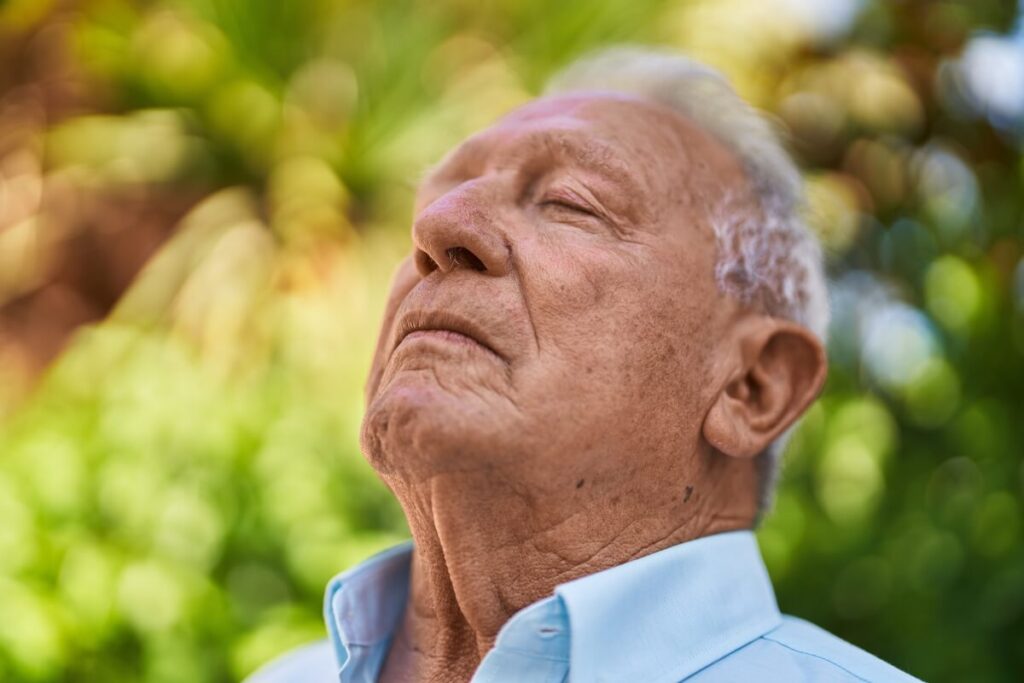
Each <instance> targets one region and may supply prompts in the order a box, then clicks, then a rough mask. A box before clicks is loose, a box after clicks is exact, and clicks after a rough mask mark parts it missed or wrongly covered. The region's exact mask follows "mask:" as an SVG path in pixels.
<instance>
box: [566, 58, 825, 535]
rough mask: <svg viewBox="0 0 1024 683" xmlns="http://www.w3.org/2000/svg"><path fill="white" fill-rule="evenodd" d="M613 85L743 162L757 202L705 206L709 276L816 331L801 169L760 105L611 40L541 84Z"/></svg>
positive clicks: (818, 283)
mask: <svg viewBox="0 0 1024 683" xmlns="http://www.w3.org/2000/svg"><path fill="white" fill-rule="evenodd" d="M589 90H595V91H612V92H618V93H623V94H629V95H636V96H640V97H643V98H646V99H649V100H653V101H655V102H658V103H660V104H663V105H665V106H668V107H669V108H671V109H673V110H675V111H676V112H678V113H680V114H682V115H683V116H685V117H686V118H687V119H689V120H691V121H693V122H694V123H696V124H697V125H698V126H700V127H701V128H702V129H704V130H705V131H707V132H708V133H710V134H711V135H712V136H714V137H715V138H717V139H718V141H719V142H721V143H722V144H723V145H725V146H726V147H727V148H728V149H729V150H731V151H732V152H733V153H734V154H735V155H736V157H737V158H738V159H739V161H740V162H741V163H742V164H743V167H744V169H745V171H746V174H747V177H748V179H749V181H750V183H751V187H752V189H753V191H754V194H755V199H756V201H757V202H758V205H759V207H758V208H759V209H760V210H759V211H758V212H753V213H752V212H751V211H749V210H743V208H742V202H743V199H744V198H743V197H742V194H743V193H742V192H735V193H728V194H726V195H725V196H723V197H722V200H721V201H720V202H719V205H718V206H717V207H715V208H714V209H713V210H712V214H711V226H712V229H713V230H714V233H715V239H716V243H717V251H718V254H717V259H718V260H717V262H716V264H715V278H716V280H717V282H718V285H719V287H720V288H721V289H722V291H724V292H727V293H728V294H730V295H732V296H735V297H736V298H737V299H739V300H740V301H742V302H744V303H747V304H750V305H752V306H756V307H757V308H758V309H760V310H763V311H764V312H765V313H768V314H769V315H774V316H778V317H780V318H785V319H788V320H792V321H794V322H797V323H799V324H801V325H803V326H805V327H807V328H808V329H810V330H811V331H812V332H813V333H814V334H815V335H817V336H818V338H819V339H822V340H824V338H825V334H826V330H827V328H828V319H829V310H828V286H827V284H826V280H825V274H824V266H823V264H822V255H821V246H820V245H819V243H818V240H817V238H816V237H815V236H814V235H813V234H812V233H811V232H810V230H808V229H807V227H806V225H805V224H804V222H803V220H802V219H801V216H800V212H801V209H802V206H803V183H802V180H801V176H800V171H799V170H798V169H797V167H796V164H795V163H794V162H793V160H792V159H791V158H790V156H789V154H787V152H786V151H785V149H784V148H783V146H782V144H781V143H780V141H779V137H778V135H777V134H776V132H775V130H774V127H773V125H772V123H771V121H769V119H767V118H766V117H765V116H764V115H763V114H761V113H760V112H758V111H756V110H755V109H753V108H752V107H751V106H750V105H748V104H747V103H746V102H744V101H743V99H741V98H740V96H739V95H737V94H736V91H734V90H733V89H732V86H730V85H729V82H728V81H727V80H726V79H725V77H724V76H722V74H721V73H719V72H718V71H716V70H714V69H712V68H711V67H708V66H705V65H704V64H700V63H699V62H695V61H693V60H692V59H689V58H687V57H684V56H682V55H680V54H678V53H673V52H669V51H662V50H655V49H651V48H640V47H615V48H611V49H607V50H604V51H601V52H598V53H595V54H592V55H589V56H586V57H584V58H583V59H581V60H579V61H577V62H574V63H573V64H571V65H569V66H568V67H567V68H566V69H564V70H563V71H561V72H560V73H558V74H557V75H556V76H554V77H553V78H552V79H551V81H549V84H548V86H547V88H546V94H558V93H566V92H574V91H589ZM788 436H789V432H788V431H787V433H786V434H783V435H782V436H781V437H779V438H778V439H776V440H775V441H774V442H773V443H772V444H771V445H770V446H768V448H767V449H765V451H764V452H762V453H761V454H760V455H759V456H758V470H759V473H760V482H759V492H758V514H759V516H760V515H763V514H764V512H765V511H766V510H767V509H768V508H769V506H770V504H771V500H772V493H773V491H774V489H775V482H776V479H777V477H778V469H779V461H780V458H781V453H782V451H783V449H784V448H785V443H786V441H787V439H788Z"/></svg>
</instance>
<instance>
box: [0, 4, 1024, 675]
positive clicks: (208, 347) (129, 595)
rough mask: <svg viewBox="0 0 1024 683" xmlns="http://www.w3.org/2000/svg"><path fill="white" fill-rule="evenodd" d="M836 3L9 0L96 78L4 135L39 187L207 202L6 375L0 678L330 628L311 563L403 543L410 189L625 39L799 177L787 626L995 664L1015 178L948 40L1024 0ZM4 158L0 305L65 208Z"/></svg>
mask: <svg viewBox="0 0 1024 683" xmlns="http://www.w3.org/2000/svg"><path fill="white" fill-rule="evenodd" d="M862 5H863V6H862ZM822 7H823V5H822V4H819V3H815V2H810V1H808V2H802V1H800V0H778V1H772V2H767V1H760V0H717V1H715V2H709V1H698V0H690V1H687V0H677V1H672V2H656V1H655V0H639V1H637V0H610V1H606V2H601V3H592V2H582V1H580V2H560V3H547V2H544V3H542V2H539V1H537V0H529V1H527V2H521V1H512V0H495V1H492V2H486V3H467V2H462V1H461V0H446V1H445V2H436V3H422V2H413V1H412V0H384V1H382V2H368V1H366V0H350V1H349V2H345V3H333V2H327V1H326V0H301V1H294V2H270V1H269V0H259V1H252V0H246V1H244V2H243V1H242V0H160V1H154V2H130V1H128V0H92V1H82V2H77V3H63V4H58V3H50V2H37V1H36V0H7V1H6V2H0V40H14V39H17V38H18V37H19V36H26V35H30V34H33V35H40V36H46V37H47V40H50V41H51V42H53V43H55V44H56V45H57V47H59V48H60V50H59V51H58V52H60V53H61V54H65V55H66V63H65V66H67V65H71V66H69V67H68V73H65V74H64V75H63V76H62V78H65V80H69V81H72V82H73V84H74V85H75V87H76V88H77V90H75V92H79V93H84V94H80V95H78V96H76V97H78V99H77V100H76V101H75V103H74V105H73V106H69V107H66V108H65V109H64V110H63V111H62V112H61V113H60V115H53V116H49V117H46V118H44V119H43V120H40V121H38V122H37V123H38V125H37V126H36V128H35V129H33V130H34V132H33V133H32V134H31V135H30V137H29V142H28V143H26V144H27V147H26V149H28V150H29V151H31V152H33V153H35V154H37V157H38V160H39V163H38V168H37V174H38V183H39V184H41V186H43V187H54V186H57V187H67V186H73V187H76V188H79V189H81V190H82V191H84V192H87V193H92V194H95V195H97V196H101V197H102V196H105V193H111V192H116V191H127V190H131V191H133V192H142V193H143V196H144V197H148V196H157V195H158V194H159V195H160V196H163V195H164V194H166V193H171V194H178V195H182V196H189V197H193V196H198V197H200V198H201V200H200V201H199V202H198V203H197V204H196V205H195V206H194V208H193V209H192V210H191V211H190V212H189V213H188V215H187V216H186V217H185V219H184V220H182V221H181V223H180V225H179V226H178V227H177V228H176V230H175V232H174V236H173V237H172V238H171V239H170V240H169V241H167V242H166V243H165V244H164V245H163V246H162V247H161V249H160V251H159V252H158V253H157V255H156V256H155V257H154V258H153V259H151V260H150V262H149V263H148V264H147V266H146V268H145V269H144V270H143V272H142V273H141V274H140V275H139V276H138V277H137V278H136V279H135V281H134V282H133V284H132V286H131V288H130V289H129V290H128V292H127V293H126V294H125V295H124V296H123V297H122V298H121V300H120V302H119V303H118V306H117V308H116V309H115V310H114V312H113V313H112V314H111V315H110V316H109V317H108V318H107V319H106V320H105V321H104V322H102V323H100V324H97V325H93V326H90V327H88V328H86V329H84V330H83V331H81V332H80V333H79V334H78V335H77V336H76V337H75V339H74V340H73V343H72V344H71V345H70V346H69V347H68V348H67V349H66V351H65V352H64V353H63V355H62V356H61V357H60V358H59V360H58V361H57V362H56V363H55V364H54V365H53V367H52V368H51V369H50V370H49V371H48V372H47V374H46V375H45V377H44V378H43V379H42V381H41V383H40V384H39V385H38V386H37V387H36V388H35V390H34V391H33V392H32V393H31V394H30V395H29V396H27V397H16V398H17V400H15V398H12V396H11V395H10V394H11V392H6V393H5V392H4V391H0V404H2V405H5V406H6V407H7V413H6V416H5V417H3V421H2V422H0V680H3V681H17V682H21V681H24V682H26V683H28V682H36V681H39V682H42V681H83V682H84V681H90V682H94V681H105V682H111V683H117V682H119V681H146V682H149V683H158V682H159V683H162V682H170V681H189V682H202V681H228V680H237V679H239V678H241V677H243V676H244V675H245V674H247V673H248V672H250V671H252V670H253V669H254V668H256V667H257V666H258V665H260V664H261V663H263V662H265V661H266V660H268V659H269V658H271V657H273V656H274V655H276V654H278V653H279V652H281V651H283V650H285V649H287V648H289V647H290V646H293V645H296V644H298V643H301V642H305V641H308V640H311V639H315V638H318V637H320V636H321V635H322V634H323V625H322V622H321V618H320V602H321V595H322V590H323V587H324V584H325V583H326V581H327V579H328V578H329V577H330V576H331V575H332V574H333V573H335V572H336V571H338V570H340V569H343V568H345V567H346V566H348V565H350V564H352V563H354V562H356V561H358V560H360V559H362V558H364V557H365V556H367V555H369V554H370V553H371V552H373V551H374V550H377V549H380V548H383V547H385V546H387V545H390V544H392V543H394V542H396V541H397V540H398V539H400V538H402V537H403V536H404V534H405V533H406V532H405V527H404V522H403V520H402V517H401V513H400V511H399V510H398V509H397V506H396V505H395V504H394V502H393V501H392V500H391V498H390V496H389V494H388V493H387V492H386V491H385V490H384V489H383V487H382V485H381V484H380V483H379V482H378V481H377V480H376V479H375V477H374V475H373V474H372V472H371V471H370V470H369V468H368V467H367V466H366V464H365V463H364V462H363V461H362V458H361V456H360V454H359V452H358V438H357V435H358V425H359V420H360V412H361V409H362V401H361V387H362V381H363V377H364V373H365V371H366V367H367V364H368V360H369V355H370V352H371V350H372V345H373V343H374V340H375V336H376V330H375V326H376V324H377V317H378V315H379V311H380V309H381V305H382V301H383V296H384V293H385V288H386V284H387V278H388V275H389V273H390V270H391V268H392V267H393V265H394V264H395V263H396V262H397V259H398V258H399V257H400V255H401V254H402V253H403V251H404V250H405V249H406V248H407V239H408V238H407V227H408V215H409V211H410V205H411V189H412V187H413V186H414V184H415V182H416V178H417V176H418V175H419V174H420V173H421V172H422V171H423V169H424V168H425V167H426V166H427V165H428V164H430V163H431V162H433V161H436V160H437V159H438V158H439V157H440V156H441V155H442V154H443V153H444V152H445V151H446V150H447V149H448V148H450V147H451V146H452V145H454V144H455V143H457V142H458V141H459V140H460V139H461V138H463V137H464V136H465V135H467V134H469V133H471V132H473V131H474V130H477V129H479V128H481V127H483V126H486V125H487V124H488V123H490V122H491V121H492V120H493V119H494V118H496V117H497V116H499V115H500V114H502V113H503V112H505V111H507V110H508V109H510V108H511V107H513V106H515V105H516V104H518V103H521V102H523V101H525V100H526V99H528V98H529V97H531V96H533V95H534V94H535V93H536V92H537V91H538V89H539V88H540V87H541V86H542V84H543V80H544V78H545V77H546V76H547V75H548V74H549V73H551V72H552V71H553V70H554V69H556V68H557V67H558V66H560V65H562V64H564V63H565V62H567V61H569V60H571V59H572V58H573V57H574V56H576V55H578V54H580V53H581V52H583V51H585V50H587V49H590V48H593V47H596V46H600V45H603V44H607V43H612V42H618V41H634V42H652V43H658V44H668V45H673V46H676V47H678V48H681V49H684V50H686V51H687V52H689V53H691V54H693V55H694V56H696V57H698V58H701V59H704V60H706V61H708V62H709V63H711V64H713V65H716V66H718V67H719V68H721V69H723V70H724V71H725V72H726V73H727V74H728V75H729V76H730V77H731V78H732V79H733V81H734V83H735V84H736V85H737V87H738V89H739V90H740V91H741V93H743V94H744V95H745V96H747V97H748V98H749V99H751V100H752V101H753V102H755V103H756V104H757V105H759V106H761V107H762V108H764V109H766V110H768V111H770V112H772V113H773V114H775V115H776V117H777V118H778V119H779V121H780V122H781V123H782V124H784V125H785V126H786V127H787V128H788V130H789V134H790V137H791V146H792V148H793V150H794V152H795V154H796V155H797V158H798V159H799V160H800V161H801V163H802V164H803V165H804V167H805V169H806V172H807V181H808V198H809V203H808V204H809V205H808V220H809V222H810V224H811V225H812V226H813V227H814V228H815V229H816V230H817V231H818V232H819V234H820V235H821V237H822V240H823V242H824V244H825V245H826V248H827V251H828V256H829V267H830V271H831V273H832V276H833V279H834V303H833V307H834V317H835V324H834V326H833V330H832V332H831V342H830V358H831V363H832V370H831V377H830V380H829V385H828V388H827V391H826V393H825V395H824V396H823V398H822V399H821V400H820V402H819V403H818V404H817V405H816V406H815V407H814V408H813V409H812V410H811V411H810V413H809V414H808V416H807V417H806V419H805V420H804V422H803V424H802V426H801V427H800V429H799V430H798V432H797V434H796V436H795V439H794V441H793V443H792V445H791V447H790V449H789V452H788V455H787V466H786V469H785V473H784V478H783V482H782V486H781V489H780V493H779V496H778V502H777V505H776V510H775V512H774V514H773V515H772V516H771V517H770V518H769V519H768V520H767V522H766V523H765V525H764V527H763V528H762V529H761V530H760V532H759V533H760V540H761V543H762V547H763V550H764V553H765V556H766V560H767V561H768V564H769V568H770V570H771V573H772V575H773V578H774V580H775V583H776V586H777V589H778V594H779V600H780V603H781V605H782V607H783V609H784V610H785V611H787V612H790V613H794V614H797V615H800V616H803V617H806V618H808V619H810V620H812V621H814V622H816V623H819V624H820V625H822V626H824V627H826V628H828V629H830V630H832V631H834V632H835V633H837V634H838V635H840V636H842V637H844V638H847V639H849V640H851V641H853V642H854V643H857V644H858V645H861V646H863V647H865V648H867V649H868V650H870V651H872V652H874V653H876V654H878V655H879V656H881V657H883V658H885V659H887V660H889V661H891V662H893V663H894V664H896V665H898V666H900V667H902V668H905V669H907V670H909V671H910V672H912V673H914V674H915V675H917V676H920V677H922V678H924V679H926V680H929V681H966V680H970V681H993V682H997V681H1016V680H1019V677H1020V673H1021V672H1022V671H1024V544H1022V532H1024V528H1022V522H1024V519H1022V497H1024V465H1022V457H1021V456H1022V450H1024V407H1022V406H1024V394H1022V387H1024V261H1022V253H1024V218H1022V201H1021V197H1022V196H1024V162H1022V159H1021V154H1020V139H1021V138H1020V136H1019V133H1020V128H1015V124H1013V123H1012V122H1011V123H1010V124H1009V125H1008V124H1007V122H1006V120H1005V119H997V118H995V117H991V116H990V118H991V119H992V121H994V122H995V123H996V124H998V127H996V126H993V125H992V124H990V123H989V122H988V121H986V119H985V117H984V116H982V115H981V114H982V113H984V112H981V113H979V108H978V106H976V105H977V103H976V102H975V103H974V104H975V106H973V107H972V101H971V95H972V92H973V91H972V90H971V83H970V82H969V78H968V77H969V75H970V74H969V73H967V72H965V71H964V70H963V69H961V68H959V64H960V63H959V62H958V61H957V60H958V58H959V56H960V55H961V53H962V52H963V50H964V46H965V44H967V43H968V41H970V40H971V39H972V36H973V35H975V34H976V33H977V32H979V31H987V32H990V34H992V35H1001V34H1009V33H1010V32H1011V31H1012V30H1013V21H1014V17H1015V12H1016V11H1017V10H1016V8H1015V7H1014V6H1013V4H1012V3H1006V2H1002V3H1000V2H995V1H977V0H971V1H970V2H968V1H967V0H962V1H959V2H953V1H948V2H918V1H908V2H900V3H895V2H894V3H889V2H881V1H879V2H873V3H858V2H856V1H854V0H851V1H850V2H837V3H835V4H834V5H832V6H828V7H827V8H826V9H824V10H823V9H822ZM1019 44H1020V45H1024V42H1020V43H1019ZM1022 49H1024V48H1022ZM13 66H14V65H11V64H7V65H0V73H2V72H3V70H4V69H10V68H13ZM965 74H966V75H965ZM996 75H998V74H996ZM1011 75H1012V72H1011ZM45 76H46V75H45V74H41V75H38V76H36V77H34V78H36V79H37V80H38V84H37V85H38V86H39V87H40V88H42V89H44V90H45V89H46V88H48V87H51V85H52V84H51V85H48V83H49V81H47V79H46V78H45ZM30 85H31V84H30ZM1004 86H1005V87H1006V88H1010V89H1011V90H1010V92H1011V94H1012V92H1013V91H1012V89H1013V88H1017V90H1018V91H1020V90H1021V89H1022V86H1021V84H1020V83H1014V82H1009V83H1007V84H1004ZM975 94H976V93H975ZM4 96H5V95H4V94H3V93H0V103H2V102H3V99H2V98H3V97H4ZM0 109H2V107H0ZM0 121H2V119H0ZM0 125H2V124H0ZM3 132H4V131H3V130H0V133H3ZM2 137H3V135H0V138H2ZM0 161H2V159H0ZM12 168H13V166H12ZM3 169H4V166H3V164H2V163H0V301H2V300H3V299H2V297H4V296H8V297H10V296H14V294H12V293H17V292H19V291H21V290H20V289H19V287H22V286H23V283H24V282H27V281H29V280H31V278H32V277H33V273H34V272H35V271H34V270H33V268H32V267H31V266H32V263H31V262H30V261H26V260H25V258H26V257H25V254H26V253H29V252H26V251H25V248H24V245H25V244H26V243H32V244H36V243H37V242H38V243H48V242H47V239H49V238H48V237H47V234H48V233H47V232H46V231H47V230H51V231H52V230H55V229H56V228H53V227H52V226H53V225H56V224H57V223H56V222H55V221H56V220H57V219H56V218H54V216H58V217H59V215H60V213H61V212H60V209H61V207H59V206H53V205H52V204H51V205H48V204H47V203H46V202H45V201H39V202H37V204H36V205H35V208H33V209H31V210H22V211H21V213H15V210H16V209H17V206H16V204H15V202H14V199H13V198H17V197H16V195H15V190H16V189H17V188H22V189H21V190H20V191H21V192H22V193H23V194H22V195H19V196H22V197H24V196H27V195H25V194H24V192H25V190H24V188H26V187H29V185H26V183H27V182H28V181H27V180H26V177H27V176H26V177H23V176H17V177H16V176H14V175H12V173H8V174H7V175H6V176H5V175H4V172H3ZM15 181H18V182H20V183H22V184H21V185H16V184H15ZM5 183H6V185H5ZM4 191H6V192H7V195H6V196H7V200H6V201H7V204H4V201H5V200H4V199H3V197H4V196H5V195H4ZM145 193H152V195H147V194H145ZM43 196H46V195H43ZM58 196H60V195H58ZM19 210H20V209H19ZM5 211H7V214H8V215H7V216H6V219H5V214H4V212H5ZM12 216H13V218H12ZM5 220H6V224H5ZM110 220H114V221H116V217H114V218H111V219H110ZM51 241H52V240H51ZM32 253H35V252H32ZM37 257H38V256H37ZM38 258H42V257H38ZM12 372H13V370H12V369H11V367H7V368H5V369H2V370H0V384H2V383H3V378H4V377H5V376H7V375H9V374H11V373H12ZM3 401H6V402H3Z"/></svg>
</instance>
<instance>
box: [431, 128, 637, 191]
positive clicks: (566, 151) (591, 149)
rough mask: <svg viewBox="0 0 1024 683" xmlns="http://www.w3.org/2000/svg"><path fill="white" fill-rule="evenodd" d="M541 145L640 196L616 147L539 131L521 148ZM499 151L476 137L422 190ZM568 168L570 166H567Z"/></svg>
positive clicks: (566, 133)
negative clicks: (454, 169) (452, 172)
mask: <svg viewBox="0 0 1024 683" xmlns="http://www.w3.org/2000/svg"><path fill="white" fill-rule="evenodd" d="M533 142H539V143H540V144H541V145H543V146H544V148H545V149H547V150H548V151H549V152H550V153H551V154H552V155H553V156H554V157H555V159H557V160H558V161H559V162H560V163H566V162H569V163H572V164H575V165H577V166H580V167H581V168H582V169H583V170H585V171H593V172H596V173H597V174H599V175H601V176H604V177H605V179H607V180H610V181H612V182H614V183H616V184H619V185H621V186H622V187H623V188H624V189H625V190H626V192H628V193H629V194H630V195H632V196H636V195H638V194H639V193H640V192H641V191H642V188H641V185H640V184H639V183H638V182H637V180H636V178H635V173H633V172H630V170H629V169H628V168H627V167H626V165H625V164H624V163H623V162H622V161H621V160H620V159H619V157H620V152H619V151H618V150H616V149H615V148H614V147H612V146H610V145H607V144H605V143H603V142H599V141H598V140H596V139H594V138H592V137H590V136H588V135H585V134H582V133H579V132H575V131H569V130H564V129H560V130H559V129H556V130H536V131H530V132H528V133H524V134H523V135H522V136H519V139H518V140H517V141H516V143H515V144H516V145H517V146H522V145H527V144H530V143H533ZM494 147H495V140H494V137H493V136H486V137H473V138H470V139H469V140H466V141H465V142H463V143H462V144H461V145H459V146H458V147H457V148H456V149H455V150H454V151H453V152H452V153H451V154H450V155H448V156H447V157H446V158H444V159H442V160H441V161H440V162H438V163H437V164H436V165H434V166H432V167H430V168H428V169H427V170H426V171H425V172H424V174H423V175H422V176H421V186H423V185H428V184H430V183H432V182H437V181H439V180H441V179H442V178H443V177H444V176H445V174H446V173H447V172H449V169H450V168H452V167H454V168H459V167H461V166H464V165H466V164H467V163H469V161H470V160H471V159H473V158H480V157H486V156H487V155H489V154H490V153H491V151H492V150H493V149H494ZM567 165H568V164H567Z"/></svg>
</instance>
